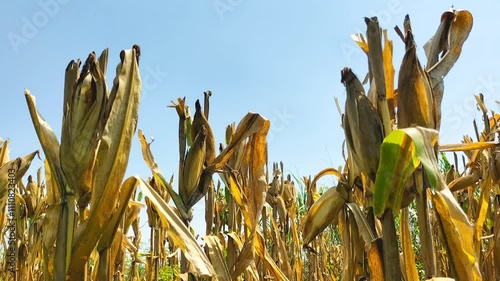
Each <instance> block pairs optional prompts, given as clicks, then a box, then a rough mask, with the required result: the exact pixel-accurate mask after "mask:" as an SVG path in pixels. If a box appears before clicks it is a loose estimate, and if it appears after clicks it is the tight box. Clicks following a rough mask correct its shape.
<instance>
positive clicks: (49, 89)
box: [0, 0, 500, 184]
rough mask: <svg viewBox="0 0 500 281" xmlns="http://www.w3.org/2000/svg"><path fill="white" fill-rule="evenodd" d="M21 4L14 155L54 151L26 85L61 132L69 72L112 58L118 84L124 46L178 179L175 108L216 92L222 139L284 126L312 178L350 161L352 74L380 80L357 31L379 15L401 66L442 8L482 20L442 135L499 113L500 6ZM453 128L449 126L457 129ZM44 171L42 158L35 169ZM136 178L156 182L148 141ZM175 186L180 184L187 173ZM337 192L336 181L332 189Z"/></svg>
mask: <svg viewBox="0 0 500 281" xmlns="http://www.w3.org/2000/svg"><path fill="white" fill-rule="evenodd" d="M137 3H138V2H132V1H102V2H98V1H85V2H83V1H74V0H73V1H72V0H41V1H20V2H19V1H16V2H14V1H9V2H7V3H4V4H3V6H4V8H2V9H1V10H0V21H1V23H2V24H1V25H0V49H1V50H2V52H0V59H1V61H2V65H3V67H2V70H1V75H0V85H1V87H0V104H1V109H2V118H1V120H2V121H1V122H0V138H3V139H6V138H9V139H10V140H11V150H12V152H11V157H12V158H13V157H17V156H22V155H25V154H27V153H29V152H32V151H33V150H36V149H40V145H39V143H38V139H37V137H36V134H35V131H34V130H33V126H32V124H31V120H30V117H29V113H28V110H27V106H26V102H25V99H24V95H23V89H24V88H28V89H30V90H31V92H32V94H33V95H35V96H36V98H37V106H38V110H39V111H40V112H41V113H42V115H43V116H44V117H45V119H46V120H47V121H48V122H49V124H50V125H51V126H52V128H53V129H54V130H55V132H56V134H57V135H58V136H59V134H60V126H61V120H62V119H61V118H62V98H63V80H64V69H65V67H66V65H67V64H68V62H69V61H70V60H72V59H77V58H81V59H82V60H84V59H85V58H86V57H87V55H88V53H89V52H91V51H93V50H94V51H96V52H97V53H100V52H101V51H102V50H103V49H104V48H106V47H108V48H109V49H110V62H109V66H108V70H111V71H108V75H107V77H108V84H110V83H111V82H112V78H113V77H114V68H115V66H116V64H117V62H118V57H119V53H120V51H121V50H122V49H128V48H130V47H132V45H133V44H139V45H140V46H141V50H142V56H141V64H140V69H141V76H142V78H143V83H144V84H143V98H142V100H141V107H140V113H139V114H140V115H139V125H138V128H140V129H142V130H143V131H144V132H145V134H146V136H147V137H154V138H155V142H154V144H153V145H152V150H153V153H154V154H155V156H156V158H157V161H158V163H159V165H160V167H161V169H162V171H163V172H164V174H165V175H167V176H170V175H171V174H175V173H176V171H177V159H178V155H177V152H178V149H177V135H176V134H177V122H178V119H177V114H176V113H175V110H173V109H171V108H167V105H169V104H170V101H171V100H176V98H177V97H183V96H186V97H187V102H188V104H189V105H191V107H192V108H194V102H195V101H196V99H198V98H202V97H203V91H206V90H212V92H213V97H212V99H211V114H210V121H211V124H212V126H213V130H214V133H215V137H216V141H217V142H222V141H223V137H224V128H225V126H226V125H227V124H229V123H231V122H238V121H239V120H240V119H241V118H242V117H243V116H244V115H245V114H246V113H247V112H248V111H253V112H258V113H261V114H262V115H263V116H265V117H267V118H268V119H270V120H271V122H272V125H271V130H270V142H269V160H270V161H271V162H272V161H284V163H285V169H286V170H287V171H288V172H292V173H294V174H295V175H298V176H306V175H314V174H315V173H317V172H318V171H320V170H321V169H323V168H326V167H330V166H333V167H338V166H339V165H343V164H344V161H343V159H342V156H341V155H342V154H341V145H342V142H343V139H344V134H343V131H342V129H341V127H340V117H339V114H338V111H337V109H336V106H335V101H334V98H335V97H338V98H339V101H340V103H341V106H342V108H343V107H344V101H345V90H344V88H343V86H342V84H341V83H340V70H341V69H342V68H343V67H344V66H350V67H351V68H352V69H353V71H354V72H355V73H356V74H358V76H359V77H364V76H365V75H366V72H367V64H366V56H365V55H364V54H363V53H362V52H361V50H360V49H358V48H357V47H356V45H355V44H354V42H353V41H352V40H351V38H350V35H351V34H353V33H356V32H365V29H366V27H365V23H364V21H363V17H365V16H370V17H371V16H379V21H380V23H381V26H382V27H383V28H386V29H388V30H389V37H390V38H391V39H392V40H393V41H394V51H395V53H394V65H395V67H396V69H398V67H399V64H400V62H401V59H402V56H403V49H404V45H403V43H402V42H401V40H400V39H399V38H398V37H397V36H396V34H395V32H394V29H393V28H394V26H395V25H400V26H401V25H402V21H403V19H404V16H405V15H406V14H410V17H411V19H412V25H413V30H414V34H415V39H416V42H417V44H418V45H419V47H420V49H419V54H420V59H421V61H422V63H423V64H425V61H426V59H425V56H424V54H423V51H422V49H421V47H422V46H423V45H424V43H425V42H426V41H427V40H428V39H429V38H430V37H431V36H432V35H433V34H434V32H435V31H436V29H437V27H438V25H439V20H440V16H441V14H442V12H444V11H445V10H447V9H448V8H450V7H451V6H452V5H454V7H455V8H458V9H467V10H469V11H471V12H472V14H473V16H474V26H473V29H472V32H471V34H470V36H469V39H468V41H467V42H466V43H465V45H464V50H463V52H462V56H461V58H460V59H459V60H458V62H457V63H456V65H455V67H454V68H453V69H452V70H451V72H450V73H449V74H448V76H447V77H446V79H445V95H444V100H443V107H442V112H443V122H442V126H441V127H442V130H441V137H442V139H441V140H442V142H444V143H456V142H460V140H461V137H462V135H463V134H465V133H467V134H473V130H472V119H473V118H477V119H478V121H480V114H479V113H478V112H477V111H476V109H475V102H474V99H473V94H478V93H479V92H482V93H484V94H485V96H486V101H489V102H488V103H487V105H489V106H490V107H496V108H491V109H496V111H498V110H499V108H498V107H497V106H496V105H495V104H494V103H493V102H492V101H493V100H495V99H497V100H498V99H499V98H498V97H499V90H500V70H498V68H497V67H496V65H497V64H498V59H499V58H498V53H497V50H496V49H497V48H498V47H497V46H498V44H499V40H500V37H499V36H498V35H497V32H496V31H494V30H496V28H497V27H498V26H500V17H499V16H498V14H497V11H498V10H499V8H500V7H499V6H500V4H499V3H498V2H496V1H480V2H479V1H418V2H417V1H402V0H401V1H398V0H389V1H366V2H364V1H358V0H353V1H340V2H339V1H331V0H330V1H321V0H317V1H293V0H292V1H245V0H215V1H214V0H206V1H147V2H143V4H140V5H139V4H137ZM447 120H448V121H447ZM41 165H42V162H41V161H40V160H35V162H34V163H33V166H34V167H36V168H38V167H40V166H41ZM127 174H128V175H134V174H139V175H141V176H143V177H147V176H149V175H150V172H149V170H148V168H147V167H146V165H145V164H144V162H143V160H142V156H141V152H140V147H139V142H138V140H137V138H135V140H134V144H133V149H132V152H131V157H130V164H129V169H128V172H127ZM175 177H177V175H176V174H175ZM327 184H328V182H327Z"/></svg>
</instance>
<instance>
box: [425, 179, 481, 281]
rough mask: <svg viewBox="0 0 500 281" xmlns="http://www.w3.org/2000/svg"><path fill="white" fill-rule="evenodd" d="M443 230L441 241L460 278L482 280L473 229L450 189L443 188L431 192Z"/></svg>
mask: <svg viewBox="0 0 500 281" xmlns="http://www.w3.org/2000/svg"><path fill="white" fill-rule="evenodd" d="M431 197H432V202H433V204H434V206H435V208H436V211H437V215H438V216H437V217H438V220H439V223H440V225H441V227H442V228H441V229H442V231H443V243H444V244H445V245H446V249H447V251H448V257H449V259H450V261H451V264H452V265H453V267H452V269H454V270H455V271H456V272H455V274H454V276H455V277H456V278H457V280H458V281H460V280H464V281H465V280H468V281H471V280H482V279H481V272H480V270H479V257H478V256H476V251H475V249H474V243H473V242H474V241H473V239H474V238H473V237H474V229H473V225H472V224H471V222H470V221H469V220H468V218H467V215H466V214H465V213H464V211H463V210H462V208H461V207H460V205H459V204H458V202H457V201H456V200H455V197H454V196H453V194H452V193H451V191H450V190H449V189H447V188H444V189H442V190H440V191H437V192H434V193H432V194H431Z"/></svg>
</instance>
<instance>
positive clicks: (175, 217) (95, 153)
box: [0, 10, 500, 281]
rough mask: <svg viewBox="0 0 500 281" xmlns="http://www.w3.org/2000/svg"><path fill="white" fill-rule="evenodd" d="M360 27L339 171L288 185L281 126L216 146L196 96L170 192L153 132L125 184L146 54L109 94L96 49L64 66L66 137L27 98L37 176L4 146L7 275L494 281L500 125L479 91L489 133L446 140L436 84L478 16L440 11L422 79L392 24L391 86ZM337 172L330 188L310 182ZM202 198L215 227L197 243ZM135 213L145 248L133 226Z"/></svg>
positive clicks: (382, 60)
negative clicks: (270, 138) (276, 141)
mask: <svg viewBox="0 0 500 281" xmlns="http://www.w3.org/2000/svg"><path fill="white" fill-rule="evenodd" d="M366 24H367V33H366V36H363V35H361V34H357V35H355V36H354V39H355V41H356V42H357V43H358V45H359V46H360V47H361V48H362V50H363V51H364V52H365V53H366V54H367V57H368V64H369V74H368V76H367V78H366V79H365V80H366V81H364V82H365V83H362V82H361V81H360V80H359V79H358V78H357V77H356V75H354V73H353V72H352V71H351V69H349V68H345V69H343V70H342V73H341V81H342V83H343V84H344V85H345V87H346V93H347V99H346V105H345V112H344V114H343V115H342V116H343V117H342V127H343V129H344V132H345V137H346V147H345V148H346V152H347V153H343V151H344V149H341V148H339V155H340V152H342V155H346V156H348V157H347V159H346V164H345V166H343V167H339V168H337V169H335V168H326V169H324V170H322V171H320V172H319V173H318V174H317V175H316V176H314V177H304V178H302V179H292V177H291V176H290V175H288V176H286V175H284V168H283V164H282V163H279V164H268V160H267V145H266V135H267V132H268V130H269V128H270V126H271V124H270V122H269V121H268V120H267V119H265V118H264V117H262V116H261V115H259V114H254V113H248V114H247V115H246V116H244V117H243V119H242V120H241V121H240V122H239V123H238V124H237V125H235V124H234V123H233V124H231V125H229V126H227V128H226V136H225V140H224V141H223V142H222V143H223V144H220V145H218V144H217V143H218V142H216V140H215V138H214V135H213V133H212V129H211V125H210V122H209V113H210V111H209V103H210V100H209V99H210V96H211V92H210V91H207V92H205V93H204V99H203V101H202V102H200V101H196V103H195V106H194V109H195V112H194V115H192V114H191V112H190V110H189V107H188V105H187V103H186V100H185V99H178V100H177V101H176V102H174V103H172V108H174V109H175V111H176V112H177V114H178V117H179V127H178V128H176V129H177V130H178V136H179V159H178V163H179V170H178V173H177V180H176V184H177V186H174V181H173V179H166V178H165V177H164V175H163V174H162V172H161V170H160V168H159V167H158V165H157V164H156V162H155V159H154V156H153V153H152V150H154V149H153V148H152V147H151V143H149V142H148V141H147V138H146V136H145V133H149V134H151V133H153V132H145V133H143V132H142V131H141V130H139V131H138V137H139V141H140V143H141V147H142V154H143V157H144V160H145V162H146V164H147V165H148V167H149V168H150V169H151V175H149V176H148V175H142V176H143V177H139V176H133V177H129V178H126V179H125V178H124V176H125V169H126V166H127V162H128V157H129V152H130V146H131V143H132V141H133V138H134V135H135V132H136V124H137V118H138V106H139V100H140V99H139V96H140V92H141V80H140V76H139V57H140V49H139V47H138V46H134V47H133V48H132V49H130V50H126V51H122V53H121V54H120V58H121V62H120V64H119V65H118V67H117V70H116V77H115V79H114V81H113V86H112V88H111V90H109V89H108V88H107V84H106V81H105V76H104V73H105V72H106V68H107V60H108V52H107V50H105V51H104V52H103V53H102V54H101V55H100V56H99V57H97V56H96V54H95V53H91V54H90V55H89V57H88V58H87V60H86V61H85V63H84V64H83V67H82V68H81V69H80V61H79V60H78V61H71V62H70V63H69V65H68V67H67V68H66V77H65V86H64V103H63V104H64V111H63V112H64V116H63V119H62V124H63V125H62V132H61V135H60V138H59V140H60V142H59V140H58V138H57V137H56V135H55V133H54V132H53V131H52V130H51V129H50V127H49V124H47V123H46V122H45V121H44V120H43V118H42V117H41V116H40V114H39V113H38V111H37V109H36V106H35V99H34V97H33V96H32V95H31V94H30V92H29V91H26V93H25V96H26V101H27V105H28V109H29V113H30V115H31V118H32V121H33V124H34V128H35V130H36V133H37V135H38V138H39V140H40V144H41V147H42V149H43V152H44V155H45V157H46V158H45V162H44V167H43V169H39V170H38V174H37V175H36V178H33V177H31V176H30V177H28V178H27V180H23V176H24V174H25V173H26V171H27V169H28V167H29V166H30V164H31V161H32V160H33V158H34V157H35V156H36V155H37V152H34V153H32V154H30V155H27V156H25V157H20V158H16V159H14V160H10V159H9V150H8V145H9V141H3V142H2V141H0V204H1V205H2V207H5V208H2V213H1V214H0V229H2V230H4V232H3V233H2V234H3V236H4V239H3V240H2V241H3V244H2V245H0V248H1V254H2V257H1V264H2V271H1V273H0V279H1V280H13V278H14V280H180V279H183V280H266V279H273V280H408V281H410V280H422V279H428V278H429V279H430V278H433V280H450V279H447V278H445V277H448V278H454V279H455V280H498V279H499V278H500V233H499V229H500V213H499V210H500V197H499V196H500V195H499V194H500V189H499V183H500V180H499V177H500V152H499V151H500V149H499V144H498V141H497V140H496V139H498V135H499V131H500V115H499V114H495V113H494V112H492V111H489V110H488V108H487V105H485V104H484V103H483V97H482V96H481V95H480V96H477V97H476V99H477V104H478V108H479V109H480V110H481V112H482V115H483V120H482V122H483V124H482V126H481V127H484V129H483V130H482V131H479V129H478V127H479V126H478V124H476V122H475V121H474V122H473V125H474V129H475V133H476V135H475V137H474V140H473V138H471V137H468V136H464V139H463V142H462V143H461V144H456V145H453V144H446V145H445V144H439V143H438V131H439V128H440V123H441V113H440V112H441V110H440V108H441V101H442V98H443V92H444V86H443V85H444V82H443V79H444V77H445V76H446V74H447V73H448V72H449V70H450V69H451V68H452V66H453V65H454V63H455V62H456V61H457V59H458V57H459V55H460V53H461V50H462V46H463V44H464V42H465V40H466V39H467V37H468V35H469V32H470V31H471V28H472V15H471V14H470V13H469V12H468V11H464V10H462V11H457V10H451V11H447V12H445V13H443V15H442V17H441V24H440V26H439V27H438V29H437V31H436V34H435V35H434V37H433V38H432V40H430V41H429V42H428V43H427V44H426V45H425V46H424V49H425V53H426V56H427V61H426V62H425V67H424V66H423V65H424V64H422V63H420V61H419V59H418V58H417V52H416V47H415V42H414V40H413V33H412V29H411V23H410V19H409V17H406V18H405V21H404V24H403V29H402V30H401V29H399V28H396V31H397V33H398V35H399V36H400V39H401V40H402V41H403V44H401V45H404V47H405V50H406V52H405V55H404V58H403V61H402V63H401V65H400V68H399V73H398V75H397V80H396V77H395V75H394V74H395V70H394V67H393V61H392V49H393V42H392V41H390V40H389V39H388V38H387V32H386V31H385V30H383V31H382V30H381V28H380V27H379V25H378V22H377V19H376V18H371V19H369V18H367V19H366ZM395 82H396V83H395ZM363 84H367V86H368V87H367V88H368V91H366V92H365V87H364V86H363ZM471 121H472V120H471ZM157 149H159V148H157ZM460 151H463V153H460V154H456V153H457V152H460ZM443 152H448V154H447V155H451V156H452V157H453V160H452V161H448V160H447V158H446V157H445V156H444V154H443ZM460 157H461V158H460ZM172 160H173V161H176V160H174V159H172ZM459 161H460V163H459ZM450 162H451V164H450ZM458 167H461V168H458ZM169 173H170V172H169ZM332 175H333V176H334V177H336V178H337V181H336V186H334V187H331V188H324V187H318V186H317V182H318V180H319V179H320V178H322V177H324V176H332ZM200 200H204V201H205V218H204V220H205V222H206V231H205V233H196V234H195V233H194V230H193V229H192V228H191V226H190V224H191V222H192V220H193V209H192V208H193V206H194V205H195V204H197V203H199V201H200ZM13 202H15V204H13ZM142 209H145V210H146V212H147V219H148V221H147V223H148V226H149V227H150V230H151V231H150V233H151V236H150V237H148V238H144V237H142V236H141V235H142V234H141V232H140V229H139V225H140V216H139V213H140V211H141V210H142ZM198 235H202V239H203V241H204V242H203V245H202V246H200V245H199V240H197V239H196V237H197V236H198ZM141 241H147V242H149V245H148V246H147V247H148V250H147V251H145V250H144V249H143V248H141V247H140V246H141ZM12 269H14V272H12V271H11V270H12Z"/></svg>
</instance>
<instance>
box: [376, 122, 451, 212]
mask: <svg viewBox="0 0 500 281" xmlns="http://www.w3.org/2000/svg"><path fill="white" fill-rule="evenodd" d="M437 139H438V132H437V131H436V130H433V129H427V128H424V127H411V128H405V129H399V130H394V131H392V132H391V133H390V134H389V135H388V136H387V137H386V138H385V139H384V142H383V143H382V145H381V147H380V163H379V168H378V171H377V177H376V181H375V192H374V202H373V207H374V212H375V215H376V216H378V217H381V216H382V215H383V213H384V211H385V210H386V209H388V208H391V209H392V210H393V213H397V212H398V211H399V208H400V207H401V200H402V196H403V192H404V188H405V185H406V181H407V180H408V178H409V177H410V176H411V175H412V173H413V172H414V171H415V169H416V168H417V167H418V166H419V165H420V163H421V164H422V166H423V167H424V169H425V172H426V175H427V177H428V178H429V183H430V185H431V187H432V188H433V189H434V190H442V189H443V188H444V182H443V179H442V178H441V175H440V173H439V166H438V160H437V157H436V152H435V149H434V147H435V146H436V143H437Z"/></svg>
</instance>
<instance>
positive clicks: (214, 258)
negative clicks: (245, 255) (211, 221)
mask: <svg viewBox="0 0 500 281" xmlns="http://www.w3.org/2000/svg"><path fill="white" fill-rule="evenodd" d="M203 240H204V241H205V245H206V247H207V248H208V256H209V257H210V261H211V262H212V265H213V266H214V270H215V272H216V273H217V278H218V279H219V280H221V281H231V280H233V279H231V274H230V273H229V269H228V268H227V264H226V260H225V258H224V248H223V247H222V244H221V243H220V239H219V237H218V236H215V235H207V236H205V237H203Z"/></svg>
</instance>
